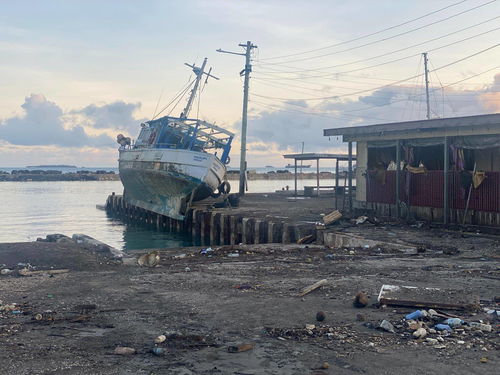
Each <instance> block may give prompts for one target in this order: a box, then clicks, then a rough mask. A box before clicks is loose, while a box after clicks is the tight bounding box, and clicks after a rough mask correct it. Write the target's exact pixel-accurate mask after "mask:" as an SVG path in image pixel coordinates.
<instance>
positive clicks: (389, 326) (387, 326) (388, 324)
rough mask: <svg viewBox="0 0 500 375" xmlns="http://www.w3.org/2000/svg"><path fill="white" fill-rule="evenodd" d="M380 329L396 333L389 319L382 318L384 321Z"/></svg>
mask: <svg viewBox="0 0 500 375" xmlns="http://www.w3.org/2000/svg"><path fill="white" fill-rule="evenodd" d="M379 328H380V329H383V330H384V331H387V332H391V333H395V332H394V326H393V325H392V324H391V322H389V321H388V320H385V319H384V320H382V322H381V323H380V325H379Z"/></svg>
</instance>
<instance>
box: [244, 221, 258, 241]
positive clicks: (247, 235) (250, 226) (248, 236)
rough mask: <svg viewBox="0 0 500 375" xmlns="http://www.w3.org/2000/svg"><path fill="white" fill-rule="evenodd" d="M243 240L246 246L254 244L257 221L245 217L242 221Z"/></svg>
mask: <svg viewBox="0 0 500 375" xmlns="http://www.w3.org/2000/svg"><path fill="white" fill-rule="evenodd" d="M241 225H242V236H241V237H242V238H241V242H243V243H244V244H253V243H254V239H253V237H254V231H255V219H254V218H251V217H245V218H243V219H242V222H241Z"/></svg>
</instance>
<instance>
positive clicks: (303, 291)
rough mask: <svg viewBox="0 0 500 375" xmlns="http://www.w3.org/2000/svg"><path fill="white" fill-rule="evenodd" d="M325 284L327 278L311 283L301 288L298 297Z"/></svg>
mask: <svg viewBox="0 0 500 375" xmlns="http://www.w3.org/2000/svg"><path fill="white" fill-rule="evenodd" d="M327 284H328V280H327V279H323V280H320V281H317V282H315V283H314V284H312V285H310V286H308V287H306V288H304V289H302V291H301V292H300V293H299V297H303V296H305V295H306V294H309V293H311V292H312V291H315V290H316V289H318V288H321V287H322V286H324V285H327Z"/></svg>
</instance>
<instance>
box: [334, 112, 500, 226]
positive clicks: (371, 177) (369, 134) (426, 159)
mask: <svg viewBox="0 0 500 375" xmlns="http://www.w3.org/2000/svg"><path fill="white" fill-rule="evenodd" d="M324 135H325V136H338V135H342V137H343V141H344V142H349V143H351V144H352V142H356V148H357V152H356V154H357V170H356V197H355V200H354V202H353V206H354V208H365V209H371V210H373V211H375V212H376V213H378V214H380V215H390V216H401V217H407V216H409V217H414V218H416V219H424V220H431V221H443V222H445V223H462V221H463V218H464V213H465V210H466V208H468V210H467V216H466V220H465V222H466V223H469V224H478V225H488V226H500V114H489V115H480V116H467V117H455V118H442V119H432V120H422V121H409V122H397V123H388V124H377V125H369V126H352V127H345V128H335V129H325V130H324ZM398 170H399V173H398ZM474 171H475V172H474ZM469 192H470V194H469Z"/></svg>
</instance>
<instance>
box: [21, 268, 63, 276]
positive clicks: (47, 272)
mask: <svg viewBox="0 0 500 375" xmlns="http://www.w3.org/2000/svg"><path fill="white" fill-rule="evenodd" d="M69 271H70V270H69V269H61V270H39V271H30V270H29V269H28V268H23V269H21V270H19V271H17V273H18V274H19V275H20V276H35V275H59V274H61V273H68V272H69Z"/></svg>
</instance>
